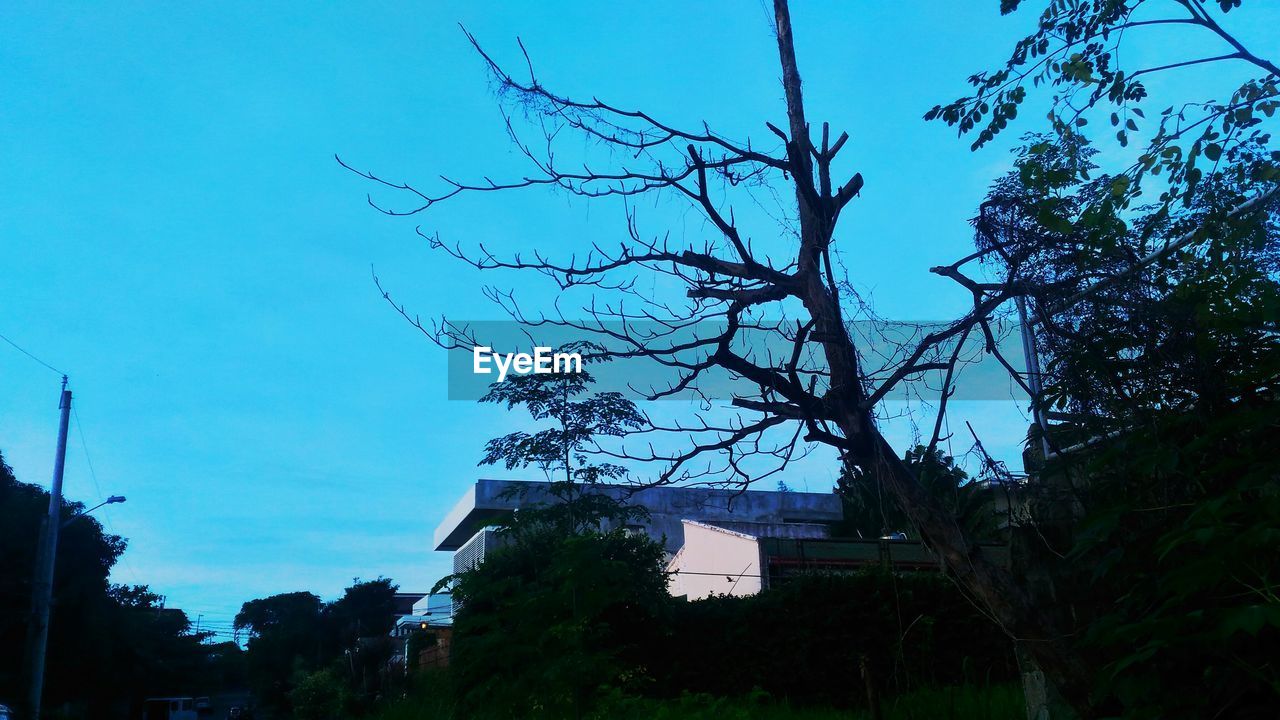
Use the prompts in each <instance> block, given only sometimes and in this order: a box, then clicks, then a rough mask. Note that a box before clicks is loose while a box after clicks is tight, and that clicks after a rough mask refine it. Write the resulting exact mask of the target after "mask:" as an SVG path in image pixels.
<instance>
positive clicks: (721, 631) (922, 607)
mask: <svg viewBox="0 0 1280 720" xmlns="http://www.w3.org/2000/svg"><path fill="white" fill-rule="evenodd" d="M670 634H671V635H672V636H673V637H674V638H676V640H675V642H674V643H673V644H672V646H671V647H670V649H669V652H668V653H667V655H666V657H665V658H664V661H663V662H661V663H660V664H659V666H660V667H662V668H663V669H664V673H663V679H664V682H662V683H660V685H661V686H663V687H667V688H671V691H672V692H677V693H678V692H681V691H689V692H701V693H711V694H714V695H719V696H738V695H743V694H746V693H748V692H751V691H752V690H753V689H755V688H759V689H762V690H764V691H766V692H768V693H769V694H771V695H773V696H776V697H781V698H787V699H790V700H791V701H793V702H801V703H820V704H834V705H837V706H847V705H851V704H853V705H861V704H864V703H865V699H866V692H865V683H864V682H863V680H862V678H861V674H860V669H861V665H862V663H863V661H864V659H865V662H866V663H867V665H868V667H869V669H870V672H871V674H872V677H873V681H874V682H875V684H876V686H877V687H878V691H879V693H880V694H881V695H883V696H890V695H892V694H895V693H902V692H906V691H908V690H910V689H912V688H915V687H920V686H924V685H945V684H957V683H964V682H968V683H971V684H977V685H986V684H987V683H990V682H998V681H1004V680H1009V679H1012V678H1014V677H1016V676H1017V667H1016V663H1015V660H1014V656H1013V647H1012V642H1011V641H1010V640H1009V639H1008V638H1007V637H1006V636H1005V635H1004V634H1003V632H1001V630H1000V629H999V628H998V627H996V626H995V625H994V624H993V623H992V622H991V621H990V620H988V619H987V618H986V617H984V616H983V615H982V614H981V613H979V612H978V611H977V610H976V609H975V608H974V606H973V605H972V604H971V603H970V602H969V601H967V600H966V599H965V598H964V596H963V595H962V594H961V593H960V592H959V590H958V589H957V588H956V587H955V585H954V583H952V582H951V581H950V580H948V579H947V578H946V577H944V576H942V575H938V574H924V573H904V574H889V573H884V572H867V573H859V574H854V575H827V576H810V577H801V578H796V579H794V580H792V581H791V582H789V583H787V584H785V585H783V586H781V587H777V588H773V589H770V590H766V591H765V592H762V593H760V594H758V595H754V596H750V597H728V596H722V597H715V598H708V599H704V600H698V601H695V602H688V603H681V602H678V601H677V602H676V604H675V607H674V612H673V623H672V628H671V630H670Z"/></svg>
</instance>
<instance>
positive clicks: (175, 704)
mask: <svg viewBox="0 0 1280 720" xmlns="http://www.w3.org/2000/svg"><path fill="white" fill-rule="evenodd" d="M142 720H198V716H197V714H196V701H195V698H189V697H168V698H147V701H146V703H144V704H143V706H142Z"/></svg>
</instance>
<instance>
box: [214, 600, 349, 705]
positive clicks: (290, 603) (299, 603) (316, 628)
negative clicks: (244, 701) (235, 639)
mask: <svg viewBox="0 0 1280 720" xmlns="http://www.w3.org/2000/svg"><path fill="white" fill-rule="evenodd" d="M322 609H323V605H322V604H321V602H320V598H319V597H318V596H317V595H315V594H314V593H310V592H291V593H282V594H279V595H272V596H271V597H266V598H261V599H257V600H250V601H249V602H246V603H245V604H244V605H243V606H242V607H241V609H240V612H238V613H236V617H235V628H236V629H237V630H246V631H248V633H249V642H248V650H247V651H246V663H247V665H248V672H249V678H250V683H251V688H252V690H253V693H254V696H255V697H256V698H257V700H258V702H259V703H261V704H263V705H266V706H269V707H287V702H288V697H289V693H290V691H291V690H292V689H293V679H294V676H295V674H296V673H298V672H306V671H308V670H314V669H316V668H319V667H321V666H322V665H323V664H324V662H326V661H327V660H329V659H331V658H332V657H334V645H333V643H332V641H331V639H330V638H327V637H326V634H325V632H324V623H323V617H322Z"/></svg>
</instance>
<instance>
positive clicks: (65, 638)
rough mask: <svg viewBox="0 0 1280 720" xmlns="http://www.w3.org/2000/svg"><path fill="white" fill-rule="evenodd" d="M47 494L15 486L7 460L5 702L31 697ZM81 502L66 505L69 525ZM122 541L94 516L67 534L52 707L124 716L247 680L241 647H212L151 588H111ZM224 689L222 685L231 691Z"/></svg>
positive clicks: (1, 521)
mask: <svg viewBox="0 0 1280 720" xmlns="http://www.w3.org/2000/svg"><path fill="white" fill-rule="evenodd" d="M48 507H49V494H48V493H47V492H45V491H44V490H43V489H42V488H40V487H39V486H36V485H29V484H26V483H22V482H18V480H17V478H15V477H14V475H13V472H12V469H11V468H10V467H9V466H8V465H7V464H5V463H4V459H3V456H0V548H3V551H0V648H4V650H5V651H4V652H0V698H5V699H6V700H9V699H17V698H21V697H23V696H24V688H23V685H22V679H21V675H22V669H21V663H22V660H23V658H24V653H23V649H24V648H25V647H26V642H27V637H26V631H27V622H28V619H29V617H30V611H31V589H32V588H31V583H32V572H33V570H34V568H35V555H36V541H37V537H38V535H39V531H40V526H41V523H42V521H43V520H44V517H45V514H46V513H47V511H48ZM83 510H84V505H82V504H81V503H77V502H68V501H64V503H63V507H62V518H63V520H64V522H65V521H66V520H67V519H70V518H71V517H72V516H73V515H75V514H77V513H79V512H81V511H83ZM124 550H125V541H124V540H123V539H122V538H120V537H117V536H115V535H109V534H107V533H105V532H104V531H103V528H102V525H101V524H99V523H98V521H97V520H96V519H94V518H93V517H91V516H82V517H79V518H76V520H75V521H74V522H71V523H69V524H67V525H65V527H64V528H63V529H62V531H61V533H60V538H59V543H58V559H57V564H56V565H55V578H54V597H53V599H54V603H53V612H52V617H51V619H50V629H49V645H48V651H47V663H46V675H45V705H46V707H50V708H52V707H57V706H61V705H64V704H65V705H69V706H70V707H71V708H72V709H73V711H74V712H77V713H80V714H82V715H84V716H86V717H100V718H115V717H127V716H129V714H130V712H131V710H133V709H135V708H137V707H138V706H139V705H140V703H141V701H142V699H144V698H146V697H148V696H151V695H164V694H178V693H190V692H192V691H194V690H196V689H200V690H201V691H202V692H213V691H215V690H216V689H217V688H218V687H220V686H224V685H220V683H222V682H238V681H239V679H240V675H239V673H240V669H239V667H238V663H239V661H240V659H241V658H240V657H239V656H240V653H239V651H238V649H235V648H234V646H232V647H230V648H228V647H226V646H222V645H218V646H214V645H205V644H202V640H203V639H205V638H206V637H207V634H199V635H197V634H195V633H193V632H192V631H191V624H190V622H189V621H188V618H187V616H186V614H185V613H183V612H182V611H181V610H176V609H163V607H162V603H161V599H160V597H159V596H158V595H156V594H155V593H153V592H151V591H150V590H149V589H148V588H147V587H146V586H142V585H140V586H119V585H117V586H113V585H111V584H110V583H109V581H108V575H109V573H110V571H111V568H112V566H113V565H114V564H115V563H116V561H117V560H118V559H119V557H120V555H121V554H122V553H123V552H124ZM224 687H225V686H224Z"/></svg>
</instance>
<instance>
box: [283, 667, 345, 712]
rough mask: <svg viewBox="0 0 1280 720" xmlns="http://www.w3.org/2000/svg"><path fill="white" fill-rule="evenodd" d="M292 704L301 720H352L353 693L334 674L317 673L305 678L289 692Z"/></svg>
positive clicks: (304, 676)
mask: <svg viewBox="0 0 1280 720" xmlns="http://www.w3.org/2000/svg"><path fill="white" fill-rule="evenodd" d="M289 702H290V704H291V705H292V707H293V717H294V718H296V719H297V720H345V719H346V718H348V717H350V712H351V697H350V691H349V690H348V689H347V686H346V684H345V683H343V681H342V679H341V678H340V677H338V675H337V673H335V672H334V671H333V670H316V671H315V672H310V673H306V674H305V675H303V676H302V677H301V678H300V679H299V680H298V682H297V683H296V685H295V687H294V688H293V689H292V690H290V691H289Z"/></svg>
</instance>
